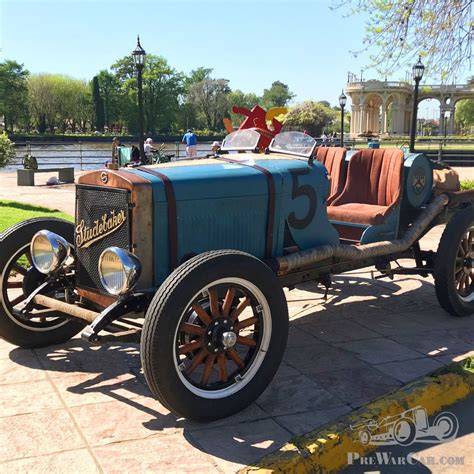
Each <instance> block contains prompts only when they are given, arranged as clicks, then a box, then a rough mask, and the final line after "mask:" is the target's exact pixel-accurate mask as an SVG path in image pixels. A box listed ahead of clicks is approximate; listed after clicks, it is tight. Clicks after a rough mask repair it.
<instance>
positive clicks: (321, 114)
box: [284, 101, 337, 137]
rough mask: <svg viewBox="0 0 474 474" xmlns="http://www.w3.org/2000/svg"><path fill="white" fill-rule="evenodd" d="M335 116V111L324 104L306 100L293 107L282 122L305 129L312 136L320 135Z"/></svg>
mask: <svg viewBox="0 0 474 474" xmlns="http://www.w3.org/2000/svg"><path fill="white" fill-rule="evenodd" d="M336 118H337V112H336V111H334V110H332V109H330V108H329V107H325V106H324V105H322V104H320V103H318V102H313V101H306V102H303V103H302V104H298V105H296V106H295V107H293V108H292V109H291V110H290V111H289V112H288V114H287V115H286V117H285V121H284V124H285V125H288V126H291V127H297V128H300V129H301V130H307V131H308V133H309V134H310V135H312V136H313V137H316V136H319V135H321V133H322V131H323V130H324V129H325V128H326V127H328V126H329V125H330V124H331V123H332V122H333V121H334V120H335V119H336Z"/></svg>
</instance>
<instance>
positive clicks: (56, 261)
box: [30, 230, 71, 275]
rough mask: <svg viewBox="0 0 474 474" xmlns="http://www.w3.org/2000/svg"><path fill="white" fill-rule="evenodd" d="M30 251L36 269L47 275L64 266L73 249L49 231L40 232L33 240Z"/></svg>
mask: <svg viewBox="0 0 474 474" xmlns="http://www.w3.org/2000/svg"><path fill="white" fill-rule="evenodd" d="M30 250H31V259H32V261H33V265H34V266H35V268H36V269H37V270H38V271H39V272H41V273H44V274H45V275H47V274H48V273H52V272H54V271H56V270H57V269H58V268H60V267H61V266H62V265H63V264H64V262H65V261H66V259H67V258H68V257H69V254H70V252H71V247H70V245H69V244H68V242H67V241H66V239H64V238H63V237H61V236H60V235H57V234H55V233H54V232H50V231H49V230H40V231H39V232H37V233H36V234H35V235H34V236H33V238H32V239H31V244H30Z"/></svg>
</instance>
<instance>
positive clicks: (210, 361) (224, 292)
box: [141, 250, 288, 421]
mask: <svg viewBox="0 0 474 474" xmlns="http://www.w3.org/2000/svg"><path fill="white" fill-rule="evenodd" d="M287 336H288V309H287V305H286V300H285V296H284V294H283V290H282V289H281V286H280V285H279V282H278V280H277V278H276V276H275V274H274V273H273V272H272V271H271V270H270V269H269V268H268V267H267V266H266V265H265V264H264V263H262V262H261V261H260V260H258V259H256V258H254V257H252V256H250V255H248V254H245V253H243V252H238V251H232V250H225V251H213V252H207V253H204V254H201V255H198V256H196V257H194V258H192V259H191V260H188V261H187V262H186V263H184V264H183V265H181V266H180V267H179V268H178V269H176V270H175V271H174V272H173V273H172V274H171V275H170V276H169V277H168V278H167V279H166V281H165V282H164V283H163V284H162V285H161V287H160V288H159V290H158V291H157V293H156V294H155V296H154V298H153V300H152V302H151V305H150V307H149V308H148V311H147V314H146V316H145V322H144V325H143V334H142V338H141V358H142V365H143V370H144V372H145V377H146V380H147V382H148V385H149V387H150V389H151V391H152V392H153V394H154V395H155V396H156V397H157V398H158V399H159V400H160V401H161V402H162V403H163V405H165V406H166V407H167V408H168V409H170V410H171V411H173V412H174V413H176V414H177V415H179V416H183V417H186V418H188V419H192V420H196V421H211V420H216V419H219V418H224V417H226V416H229V415H232V414H234V413H236V412H238V411H240V410H242V409H243V408H245V407H246V406H248V405H249V404H251V403H252V402H253V401H255V400H256V399H257V398H258V397H259V396H260V394H261V393H262V392H263V391H264V390H265V388H266V387H267V386H268V384H269V383H270V381H271V380H272V378H273V376H274V375H275V373H276V371H277V369H278V366H279V365H280V362H281V359H282V357H283V353H284V350H285V346H286V340H287Z"/></svg>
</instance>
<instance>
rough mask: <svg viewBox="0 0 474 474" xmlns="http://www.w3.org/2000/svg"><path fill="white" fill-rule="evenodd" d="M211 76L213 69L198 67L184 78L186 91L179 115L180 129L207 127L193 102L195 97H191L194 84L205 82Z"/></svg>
mask: <svg viewBox="0 0 474 474" xmlns="http://www.w3.org/2000/svg"><path fill="white" fill-rule="evenodd" d="M211 74H212V69H211V68H206V67H198V68H197V69H193V70H192V71H191V72H190V73H189V74H188V75H186V76H184V82H183V86H184V91H183V96H182V102H181V104H180V108H179V111H178V115H177V123H178V127H179V128H183V129H188V128H199V127H200V126H205V123H204V121H203V120H202V114H200V113H199V111H198V109H197V108H196V106H195V103H194V101H193V97H192V96H191V90H192V88H193V86H194V84H197V83H199V82H201V81H204V80H205V79H210V78H211ZM199 116H200V117H201V120H199Z"/></svg>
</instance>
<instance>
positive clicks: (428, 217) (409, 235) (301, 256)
mask: <svg viewBox="0 0 474 474" xmlns="http://www.w3.org/2000/svg"><path fill="white" fill-rule="evenodd" d="M448 202H449V197H448V196H447V195H446V194H441V195H440V196H437V197H436V198H435V199H433V201H431V203H430V204H429V205H428V206H427V207H426V209H425V210H424V211H423V213H422V214H420V215H419V216H418V218H417V219H415V221H414V222H413V224H412V225H411V226H410V227H409V228H408V230H407V231H406V232H405V234H404V235H403V237H402V238H401V239H397V240H386V241H383V242H374V243H371V244H365V245H344V244H337V245H323V246H320V247H314V248H312V249H308V250H303V251H301V252H295V253H291V254H289V255H285V256H284V257H277V259H276V261H277V263H278V273H279V274H280V275H284V274H286V273H289V272H291V271H293V270H296V269H299V268H301V267H307V266H309V265H312V264H314V263H316V262H319V261H321V260H325V259H327V258H331V257H338V258H342V259H347V260H360V259H363V258H372V257H380V256H382V255H387V254H392V253H399V252H403V251H404V250H406V249H408V248H410V247H411V246H412V245H413V243H414V242H415V241H416V239H417V238H418V237H419V236H420V235H421V233H422V232H423V231H424V230H425V229H426V227H427V226H428V225H429V224H430V223H431V221H432V220H433V219H434V218H435V217H436V216H437V215H438V214H439V213H440V211H441V210H442V209H443V208H444V207H446V205H447V204H448Z"/></svg>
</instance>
